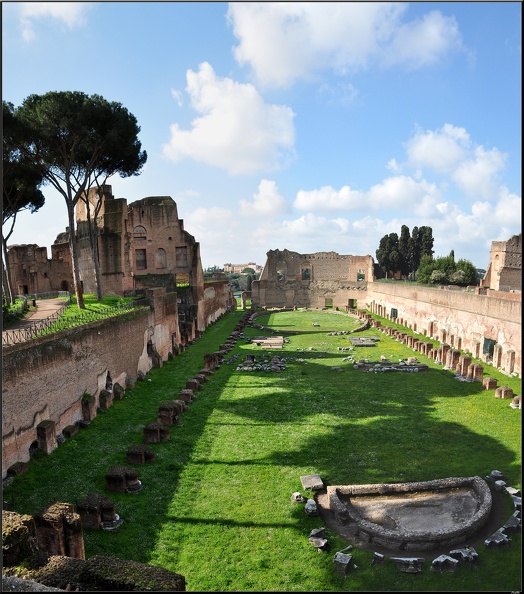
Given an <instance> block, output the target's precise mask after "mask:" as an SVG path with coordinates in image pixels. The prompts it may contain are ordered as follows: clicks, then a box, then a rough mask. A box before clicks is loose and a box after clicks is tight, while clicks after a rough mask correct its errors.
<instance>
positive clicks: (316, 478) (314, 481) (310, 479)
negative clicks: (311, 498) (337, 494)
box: [300, 474, 324, 491]
mask: <svg viewBox="0 0 524 594" xmlns="http://www.w3.org/2000/svg"><path fill="white" fill-rule="evenodd" d="M300 482H301V483H302V488H303V489H311V490H312V491H319V490H320V489H323V488H324V483H323V482H322V479H321V478H320V475H319V474H306V475H304V476H301V477H300Z"/></svg>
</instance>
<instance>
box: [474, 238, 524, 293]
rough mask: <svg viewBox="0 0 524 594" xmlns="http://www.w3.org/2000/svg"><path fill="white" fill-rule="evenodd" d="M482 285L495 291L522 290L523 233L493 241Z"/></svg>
mask: <svg viewBox="0 0 524 594" xmlns="http://www.w3.org/2000/svg"><path fill="white" fill-rule="evenodd" d="M481 286H483V287H488V288H490V289H494V290H495V291H513V290H517V291H522V233H519V234H518V235H513V236H512V237H510V238H509V239H508V240H507V241H492V242H491V252H490V259H489V265H488V269H487V270H486V274H485V276H484V279H483V280H482V281H481Z"/></svg>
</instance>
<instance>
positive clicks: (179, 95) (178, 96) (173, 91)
mask: <svg viewBox="0 0 524 594" xmlns="http://www.w3.org/2000/svg"><path fill="white" fill-rule="evenodd" d="M171 97H173V99H174V100H175V101H176V102H177V105H178V107H182V93H181V92H180V91H177V90H176V89H171Z"/></svg>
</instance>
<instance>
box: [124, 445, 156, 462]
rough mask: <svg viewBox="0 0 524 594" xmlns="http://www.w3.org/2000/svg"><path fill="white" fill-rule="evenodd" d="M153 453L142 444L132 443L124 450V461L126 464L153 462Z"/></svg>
mask: <svg viewBox="0 0 524 594" xmlns="http://www.w3.org/2000/svg"><path fill="white" fill-rule="evenodd" d="M154 460H155V453H154V452H152V451H151V450H150V449H149V448H148V447H147V446H146V445H144V444H140V443H138V444H135V445H132V446H131V447H130V448H129V449H128V450H127V452H126V462H127V463H128V464H145V463H146V462H154Z"/></svg>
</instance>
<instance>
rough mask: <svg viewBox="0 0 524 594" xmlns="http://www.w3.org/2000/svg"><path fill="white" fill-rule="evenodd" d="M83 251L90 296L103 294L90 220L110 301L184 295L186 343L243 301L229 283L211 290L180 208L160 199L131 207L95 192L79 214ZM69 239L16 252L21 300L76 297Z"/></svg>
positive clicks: (13, 264) (12, 262) (14, 273)
mask: <svg viewBox="0 0 524 594" xmlns="http://www.w3.org/2000/svg"><path fill="white" fill-rule="evenodd" d="M75 214H76V225H77V246H78V257H79V274H80V280H81V286H82V291H83V292H84V293H96V279H95V267H94V264H93V250H92V249H91V242H90V223H89V221H90V220H94V226H95V227H94V234H93V235H94V237H96V242H97V252H98V254H97V257H98V262H99V267H100V276H101V285H102V293H103V294H104V295H122V296H131V295H135V294H139V293H141V292H143V291H145V290H147V289H152V288H159V287H163V288H165V290H166V291H167V292H168V293H174V292H176V293H177V302H178V315H179V317H180V325H181V329H182V332H181V334H182V336H183V337H186V338H187V339H188V340H191V339H192V338H194V337H195V336H198V334H199V333H201V332H203V331H204V329H205V328H206V326H207V325H208V324H209V323H211V322H213V321H214V320H215V319H216V318H217V317H218V316H219V315H221V314H222V313H224V312H225V311H227V310H228V309H231V308H234V307H235V305H236V301H235V299H234V297H233V294H232V292H231V290H230V288H229V285H228V282H227V279H225V278H224V279H223V281H222V283H220V282H213V283H212V284H211V283H210V284H209V285H210V286H206V285H205V283H204V273H203V270H202V264H201V260H200V244H199V242H197V241H196V240H195V238H194V237H193V235H191V234H190V233H188V232H187V231H185V229H184V221H183V220H182V219H179V218H178V209H177V205H176V203H175V201H174V200H173V199H172V198H171V197H169V196H152V197H148V198H143V199H142V200H138V201H136V202H133V203H131V204H128V203H127V200H126V199H124V198H115V197H114V196H113V194H112V188H111V186H109V185H105V186H101V187H99V188H91V189H90V190H89V192H88V195H87V200H86V201H82V200H81V201H79V202H78V204H77V206H76V213H75ZM68 238H69V233H68V230H66V232H64V233H61V234H60V235H59V236H58V237H57V239H56V240H55V243H54V244H53V246H52V247H51V255H52V257H51V259H50V260H48V259H47V249H46V248H40V247H38V246H37V245H20V246H12V247H10V248H9V268H10V271H11V278H12V279H13V284H14V289H15V292H16V293H18V294H22V295H23V294H38V293H45V292H49V291H60V290H62V291H73V275H72V265H71V255H70V250H69V243H68Z"/></svg>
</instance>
